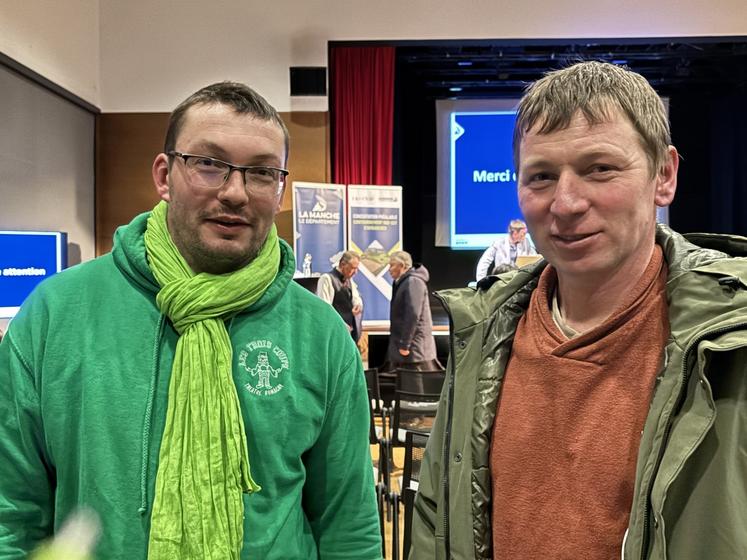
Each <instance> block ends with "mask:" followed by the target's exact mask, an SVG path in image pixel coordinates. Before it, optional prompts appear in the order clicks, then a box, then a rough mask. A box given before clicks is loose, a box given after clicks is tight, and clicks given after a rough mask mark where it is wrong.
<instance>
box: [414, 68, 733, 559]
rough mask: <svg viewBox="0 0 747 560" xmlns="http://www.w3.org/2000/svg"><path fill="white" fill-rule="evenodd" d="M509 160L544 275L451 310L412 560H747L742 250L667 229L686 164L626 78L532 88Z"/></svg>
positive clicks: (558, 80)
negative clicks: (666, 214) (665, 214)
mask: <svg viewBox="0 0 747 560" xmlns="http://www.w3.org/2000/svg"><path fill="white" fill-rule="evenodd" d="M514 159H515V162H516V168H517V171H518V196H519V204H520V207H521V210H522V212H523V214H524V217H525V219H526V221H527V224H528V226H529V231H530V233H531V235H532V238H533V239H534V241H535V243H536V246H537V249H538V250H539V252H540V253H541V254H542V255H543V256H544V257H545V260H543V261H541V262H539V263H537V264H535V265H532V266H530V267H527V268H523V269H521V270H519V271H515V272H511V273H508V274H506V275H502V276H500V277H498V278H497V279H496V278H495V277H493V278H491V279H488V280H487V281H483V282H482V283H480V285H479V286H478V288H477V290H470V289H462V290H449V291H446V292H443V293H442V294H441V296H442V298H443V300H444V303H445V306H446V308H447V310H448V311H449V314H450V319H451V339H452V340H451V341H452V349H451V358H450V362H449V366H448V370H447V375H448V377H447V381H446V383H445V385H444V391H443V394H442V399H441V403H440V406H439V413H438V417H437V419H436V422H435V425H434V428H433V432H432V433H431V437H430V440H429V443H428V448H427V451H426V457H425V460H424V463H423V465H422V468H421V475H420V483H419V494H418V497H417V498H416V502H415V513H414V519H413V535H412V548H411V554H410V559H411V560H425V559H428V560H433V559H446V558H449V559H451V558H453V559H459V560H463V559H480V560H487V559H504V558H505V559H511V560H522V559H530V558H620V557H622V558H623V559H639V558H641V559H646V558H649V559H665V558H670V559H676V560H696V559H698V560H699V559H703V558H714V559H718V560H731V559H734V560H736V559H743V558H747V531H746V530H745V527H747V412H746V411H747V259H745V258H744V257H745V256H747V239H745V238H742V237H737V236H725V235H708V234H700V235H694V236H687V238H685V237H683V236H681V235H679V234H677V233H675V232H673V231H672V230H670V229H668V228H667V227H665V226H661V225H656V223H655V208H656V206H660V207H663V206H667V205H668V204H669V203H670V202H671V201H672V199H673V198H674V193H675V190H676V180H677V169H678V162H679V156H678V154H677V151H676V150H675V148H674V147H673V146H671V145H670V135H669V125H668V122H667V118H666V113H665V110H664V108H663V105H662V103H661V101H660V99H659V98H658V96H657V95H656V93H655V92H654V90H653V89H652V88H651V87H650V85H649V84H648V83H647V82H646V81H645V80H644V79H643V78H642V77H641V76H639V75H637V74H635V73H633V72H630V71H628V70H626V69H623V68H620V67H617V66H613V65H610V64H604V63H598V62H584V63H580V64H577V65H574V66H571V67H569V68H566V69H564V70H560V71H557V72H552V73H550V74H548V75H547V76H546V77H545V78H543V79H542V80H540V81H538V82H537V83H535V84H534V85H533V86H531V87H530V88H529V90H528V91H527V93H526V95H525V96H524V98H523V100H522V102H521V104H520V106H519V113H518V115H517V122H516V129H515V133H514ZM491 283H492V285H491Z"/></svg>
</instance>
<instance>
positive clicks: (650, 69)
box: [397, 37, 747, 98]
mask: <svg viewBox="0 0 747 560" xmlns="http://www.w3.org/2000/svg"><path fill="white" fill-rule="evenodd" d="M586 59H595V60H604V61H608V62H612V63H614V64H624V65H626V66H628V67H629V68H631V69H632V70H635V71H636V72H639V73H640V74H642V75H644V76H645V77H646V78H647V79H648V80H649V82H650V83H651V84H652V85H653V86H654V88H656V89H657V91H659V93H661V94H664V95H666V94H667V93H668V92H669V91H673V90H678V89H680V88H682V87H687V88H703V89H710V88H725V87H737V88H740V89H744V87H745V82H747V37H711V38H688V39H673V38H668V39H600V40H597V39H576V40H571V39H567V40H511V41H447V42H437V43H434V42H412V43H406V44H399V45H397V61H398V71H399V72H406V73H407V74H408V77H409V78H410V79H411V80H412V79H415V81H417V82H418V83H419V84H420V85H421V86H422V87H423V88H424V90H425V93H426V96H427V97H431V98H443V97H460V98H470V97H500V96H506V95H514V94H516V93H517V92H520V91H521V90H523V89H524V87H525V86H526V85H527V84H528V83H530V82H532V81H534V80H536V79H537V78H539V77H541V75H542V74H543V73H544V72H546V71H547V70H551V69H554V68H561V67H563V66H566V65H568V64H569V63H572V62H575V61H579V60H586Z"/></svg>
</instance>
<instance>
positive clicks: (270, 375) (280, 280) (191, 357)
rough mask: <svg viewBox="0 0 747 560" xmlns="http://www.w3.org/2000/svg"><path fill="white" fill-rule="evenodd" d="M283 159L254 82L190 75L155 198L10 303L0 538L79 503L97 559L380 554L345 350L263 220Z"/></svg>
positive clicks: (272, 117)
mask: <svg viewBox="0 0 747 560" xmlns="http://www.w3.org/2000/svg"><path fill="white" fill-rule="evenodd" d="M287 157H288V132H287V129H286V128H285V126H284V124H283V122H282V120H281V119H280V117H279V116H278V114H277V112H276V111H275V110H274V109H273V108H272V107H271V106H270V105H269V104H268V103H267V102H266V101H265V100H264V99H263V98H262V97H261V96H259V95H258V94H256V93H255V92H254V91H253V90H251V89H250V88H248V87H246V86H244V85H241V84H236V83H231V82H223V83H218V84H214V85H211V86H208V87H206V88H203V89H201V90H200V91H198V92H196V93H195V94H193V95H192V96H190V97H189V98H188V99H187V100H185V101H184V102H183V103H182V104H181V105H179V107H177V108H176V109H175V110H174V112H173V113H172V115H171V118H170V122H169V128H168V132H167V135H166V141H165V146H164V151H163V153H160V154H158V156H157V157H156V158H155V161H154V163H153V167H152V174H153V180H154V183H155V186H156V189H157V191H158V194H159V196H160V198H161V202H160V203H159V204H158V205H157V206H156V207H155V208H154V209H153V210H152V211H151V212H148V213H146V214H143V215H140V216H138V217H136V218H135V219H134V220H133V221H132V222H131V223H130V224H129V225H127V226H124V227H122V228H120V229H118V230H117V232H116V234H115V242H114V249H113V250H112V252H111V253H110V254H107V255H104V256H102V257H100V258H98V259H95V260H93V261H90V262H88V263H84V264H82V265H80V266H77V267H73V268H71V269H69V270H67V271H65V272H63V273H61V274H59V275H57V276H55V277H53V278H51V279H50V280H49V281H48V282H45V283H43V284H42V285H40V286H39V288H38V289H37V290H36V291H35V292H34V293H33V294H32V296H31V297H30V298H29V300H28V301H27V302H26V303H25V305H24V306H23V308H22V309H21V311H20V313H19V314H18V316H17V317H16V318H15V319H14V321H13V322H12V324H11V325H10V328H9V330H8V333H7V335H6V337H5V338H4V339H3V341H2V343H1V345H0V557H2V558H3V559H15V558H25V557H26V555H27V554H28V553H29V552H30V551H31V550H33V549H35V548H36V547H37V546H38V545H39V544H40V542H42V541H43V540H44V539H46V538H47V537H49V536H50V535H52V534H53V533H54V532H55V530H56V529H57V528H58V527H59V526H60V525H61V523H62V522H63V521H64V520H65V519H66V518H67V517H68V516H69V515H70V514H71V513H72V512H74V511H76V510H78V509H87V510H92V511H93V512H94V513H95V514H96V515H97V516H98V518H99V520H100V526H101V537H100V540H99V543H98V546H97V548H96V550H95V556H96V557H97V558H105V559H111V558H122V559H127V560H131V559H138V558H142V559H145V558H148V559H149V560H161V559H164V560H165V559H173V558H182V559H192V558H194V559H198V558H199V559H205V558H209V559H213V558H214V559H216V560H217V559H221V560H224V559H227V558H231V559H237V560H238V559H239V558H242V559H244V558H257V559H260V558H261V559H265V560H270V559H282V560H287V559H291V558H298V559H304V560H305V559H310V558H320V559H323V560H326V559H330V560H331V559H336V560H343V559H345V560H347V559H361V560H369V559H371V560H372V559H377V558H380V556H381V541H380V538H379V530H378V518H377V513H376V504H375V496H374V485H373V480H372V478H373V477H372V468H371V461H370V455H369V450H368V440H367V430H368V422H369V418H368V404H367V397H366V389H365V380H364V376H363V371H362V366H361V362H360V358H359V354H358V352H357V349H356V347H355V344H354V343H353V341H352V340H351V338H350V336H349V335H348V333H347V329H346V328H345V325H344V323H343V322H342V320H341V319H340V318H339V316H338V315H337V314H336V313H335V312H334V310H333V309H332V308H331V307H329V306H328V305H326V304H325V303H324V302H322V301H321V300H319V299H318V298H316V297H315V296H314V295H313V294H310V293H309V292H308V291H306V290H304V289H303V288H301V287H300V286H298V285H296V284H295V283H293V282H292V281H291V278H292V275H293V271H294V269H295V265H294V261H293V255H292V252H291V250H290V248H289V247H288V245H287V244H286V243H284V242H283V241H282V240H280V239H279V238H278V236H277V232H276V228H275V226H274V224H273V220H274V217H275V214H276V213H277V212H278V210H279V208H280V204H281V201H282V196H283V192H284V189H285V182H286V176H287V174H288V172H287V171H286V170H285V165H286V162H287Z"/></svg>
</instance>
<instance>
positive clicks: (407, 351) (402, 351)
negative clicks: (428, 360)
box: [399, 348, 410, 356]
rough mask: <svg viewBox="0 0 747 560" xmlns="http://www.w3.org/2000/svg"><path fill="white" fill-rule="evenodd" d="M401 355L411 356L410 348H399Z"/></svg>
mask: <svg viewBox="0 0 747 560" xmlns="http://www.w3.org/2000/svg"><path fill="white" fill-rule="evenodd" d="M399 355H400V356H409V355H410V351H409V350H405V349H404V348H400V349H399Z"/></svg>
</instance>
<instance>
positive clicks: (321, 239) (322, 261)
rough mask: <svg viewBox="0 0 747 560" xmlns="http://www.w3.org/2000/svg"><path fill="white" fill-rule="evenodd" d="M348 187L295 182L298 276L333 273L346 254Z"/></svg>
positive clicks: (295, 248) (294, 221)
mask: <svg viewBox="0 0 747 560" xmlns="http://www.w3.org/2000/svg"><path fill="white" fill-rule="evenodd" d="M345 218H346V216H345V185H334V184H328V183H301V182H297V181H294V182H293V251H294V252H295V254H296V275H297V276H318V275H319V274H322V273H324V272H329V270H330V269H331V268H332V265H333V263H336V262H337V260H338V259H339V258H340V254H341V253H342V252H343V251H345Z"/></svg>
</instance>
